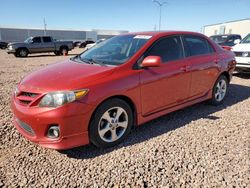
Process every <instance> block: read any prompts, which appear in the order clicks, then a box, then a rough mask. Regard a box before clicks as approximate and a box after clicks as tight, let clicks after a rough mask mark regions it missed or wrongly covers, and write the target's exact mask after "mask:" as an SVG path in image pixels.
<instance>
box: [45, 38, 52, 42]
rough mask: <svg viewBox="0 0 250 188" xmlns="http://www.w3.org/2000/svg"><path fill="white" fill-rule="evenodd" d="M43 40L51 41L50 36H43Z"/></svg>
mask: <svg viewBox="0 0 250 188" xmlns="http://www.w3.org/2000/svg"><path fill="white" fill-rule="evenodd" d="M43 42H51V38H50V37H43Z"/></svg>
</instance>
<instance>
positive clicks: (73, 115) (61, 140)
mask: <svg viewBox="0 0 250 188" xmlns="http://www.w3.org/2000/svg"><path fill="white" fill-rule="evenodd" d="M11 107H12V111H13V113H14V120H13V122H14V126H15V127H16V129H17V130H18V131H19V132H20V133H21V134H22V135H23V136H24V137H25V138H27V139H28V140H30V141H32V142H34V143H37V144H39V145H41V146H42V147H45V148H51V149H57V150H63V149H69V148H73V147H77V146H81V145H86V144H89V136H88V124H89V120H90V117H91V114H92V110H93V107H92V106H90V105H87V104H84V103H80V102H74V103H71V104H67V105H65V106H62V107H59V108H54V109H48V108H47V109H43V108H39V107H28V106H23V105H21V104H18V103H17V102H15V100H14V98H12V102H11ZM20 122H23V123H24V124H25V125H27V127H28V128H30V129H31V130H32V131H31V132H33V133H34V134H31V132H30V131H27V128H26V129H25V128H24V127H23V126H22V125H21V123H20ZM51 125H57V126H59V128H60V136H59V137H58V138H57V139H52V138H49V137H48V136H47V133H48V129H49V127H50V126H51Z"/></svg>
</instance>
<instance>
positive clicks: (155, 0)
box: [152, 0, 167, 31]
mask: <svg viewBox="0 0 250 188" xmlns="http://www.w3.org/2000/svg"><path fill="white" fill-rule="evenodd" d="M152 1H153V2H154V3H156V4H157V5H159V7H160V18H159V31H160V30H161V8H162V6H163V5H165V4H167V2H163V3H161V2H159V1H157V0H152Z"/></svg>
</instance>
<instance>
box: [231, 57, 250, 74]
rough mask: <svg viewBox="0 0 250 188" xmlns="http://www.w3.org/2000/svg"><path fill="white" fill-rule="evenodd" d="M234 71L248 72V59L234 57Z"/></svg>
mask: <svg viewBox="0 0 250 188" xmlns="http://www.w3.org/2000/svg"><path fill="white" fill-rule="evenodd" d="M235 59H236V62H237V63H236V70H242V71H250V57H235Z"/></svg>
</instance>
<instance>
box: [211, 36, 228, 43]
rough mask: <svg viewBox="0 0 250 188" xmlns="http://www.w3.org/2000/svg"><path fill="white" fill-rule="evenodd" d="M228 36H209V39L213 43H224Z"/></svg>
mask: <svg viewBox="0 0 250 188" xmlns="http://www.w3.org/2000/svg"><path fill="white" fill-rule="evenodd" d="M227 38H228V35H217V36H211V37H210V39H212V40H213V41H214V42H225V41H227Z"/></svg>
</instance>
